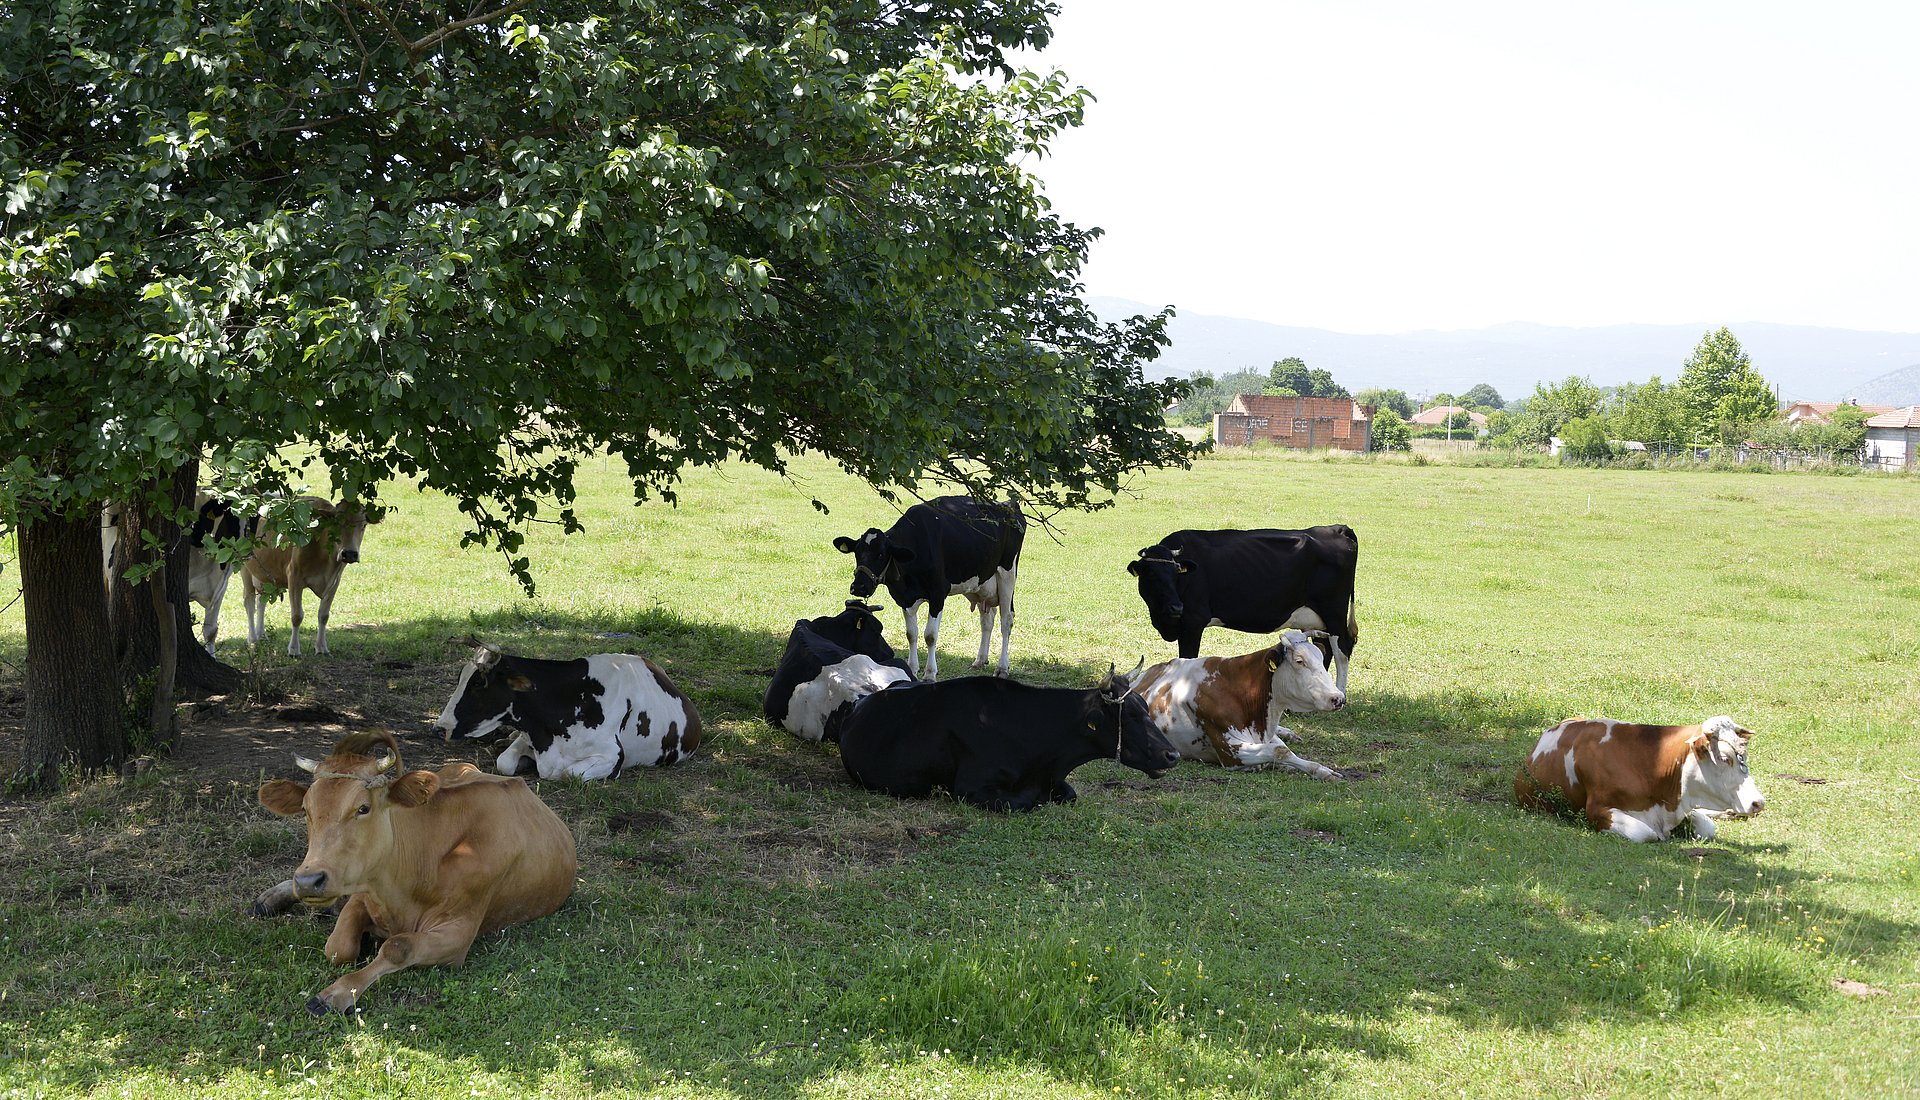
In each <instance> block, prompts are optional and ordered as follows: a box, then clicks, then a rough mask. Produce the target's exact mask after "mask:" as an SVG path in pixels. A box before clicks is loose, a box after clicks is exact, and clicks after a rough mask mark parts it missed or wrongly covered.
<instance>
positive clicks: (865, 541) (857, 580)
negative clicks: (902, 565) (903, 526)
mask: <svg viewBox="0 0 1920 1100" xmlns="http://www.w3.org/2000/svg"><path fill="white" fill-rule="evenodd" d="M833 548H834V549H835V550H838V551H840V552H841V553H842V554H852V555H853V585H852V587H851V588H849V589H848V591H850V592H852V593H853V595H854V596H855V597H856V598H858V599H862V600H864V599H866V598H867V597H868V596H871V595H873V592H874V589H876V588H879V587H880V582H881V581H882V580H884V579H885V578H886V575H887V570H889V569H892V568H893V566H894V563H896V562H908V561H912V560H913V551H911V550H909V549H907V548H906V547H904V546H895V545H893V544H892V543H891V542H888V541H887V533H886V532H885V531H882V530H880V529H879V528H878V527H869V528H867V533H866V534H864V535H861V536H860V537H859V538H857V539H850V538H848V537H846V536H845V535H842V536H840V537H839V538H837V539H834V540H833Z"/></svg>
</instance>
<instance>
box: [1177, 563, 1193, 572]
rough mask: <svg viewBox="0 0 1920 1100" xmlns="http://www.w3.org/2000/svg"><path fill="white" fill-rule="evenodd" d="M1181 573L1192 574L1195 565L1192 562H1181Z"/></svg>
mask: <svg viewBox="0 0 1920 1100" xmlns="http://www.w3.org/2000/svg"><path fill="white" fill-rule="evenodd" d="M1180 572H1182V573H1191V572H1193V563H1192V562H1190V561H1183V562H1181V563H1180Z"/></svg>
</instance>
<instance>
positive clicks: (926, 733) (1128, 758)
mask: <svg viewBox="0 0 1920 1100" xmlns="http://www.w3.org/2000/svg"><path fill="white" fill-rule="evenodd" d="M1144 663H1145V662H1144V661H1143V662H1142V664H1144ZM1134 671H1135V672H1138V671H1139V667H1138V666H1136V667H1135V668H1134ZM1128 679H1129V677H1128V676H1121V675H1116V674H1114V673H1113V671H1112V670H1111V669H1109V670H1108V673H1107V676H1106V679H1105V680H1104V682H1102V683H1101V685H1100V686H1099V687H1097V688H1094V689H1093V690H1091V691H1079V690H1076V689H1073V688H1043V687H1033V686H1031V685H1029V684H1021V683H1016V682H1014V681H1012V680H1002V679H999V678H997V677H990V676H968V677H964V678H962V679H959V680H950V681H948V682H946V683H940V684H908V685H902V686H899V687H893V688H889V689H887V690H886V691H882V692H879V693H877V694H874V695H869V696H868V697H867V698H866V699H865V700H864V701H863V702H861V704H860V705H859V706H857V707H855V708H853V712H852V713H851V714H849V715H848V716H847V719H846V721H845V722H843V723H842V724H841V726H840V760H841V762H842V763H843V764H845V765H846V768H847V774H848V775H849V776H851V777H853V781H854V782H856V783H858V784H860V785H861V786H863V787H866V788H867V789H869V790H875V791H880V792H882V793H885V794H890V795H895V796H897V797H901V798H926V797H928V796H929V795H931V794H932V793H933V789H934V788H935V787H944V788H946V789H947V790H948V791H950V792H951V793H952V794H953V797H955V798H957V799H959V800H961V801H963V802H970V803H972V804H973V805H975V806H979V807H981V808H982V809H988V810H1031V809H1034V808H1036V807H1038V806H1042V805H1045V804H1046V803H1049V802H1071V801H1073V800H1074V799H1075V798H1076V797H1078V796H1077V794H1076V793H1075V791H1074V789H1073V785H1072V784H1070V783H1068V782H1067V774H1068V773H1069V772H1071V771H1073V769H1075V768H1077V767H1079V766H1080V765H1082V764H1085V763H1087V762H1088V761H1090V760H1099V759H1102V758H1105V759H1108V760H1117V761H1119V762H1120V763H1122V764H1125V765H1126V766H1127V767H1129V768H1135V769H1138V770H1140V771H1143V772H1146V773H1147V774H1148V775H1150V776H1153V777H1156V778H1157V777H1159V776H1160V775H1161V774H1162V773H1164V772H1165V771H1166V770H1167V769H1168V768H1171V767H1173V766H1174V765H1175V764H1177V763H1179V762H1180V754H1179V753H1178V752H1176V751H1174V747H1173V746H1172V745H1171V744H1169V743H1168V741H1167V739H1166V737H1164V736H1163V735H1162V734H1161V733H1160V729H1159V727H1158V726H1155V725H1154V723H1153V719H1152V718H1151V717H1150V716H1148V714H1147V707H1146V704H1145V703H1143V702H1141V700H1140V697H1139V696H1138V695H1136V694H1134V693H1133V692H1132V690H1131V689H1130V688H1129V687H1128V686H1127V681H1128Z"/></svg>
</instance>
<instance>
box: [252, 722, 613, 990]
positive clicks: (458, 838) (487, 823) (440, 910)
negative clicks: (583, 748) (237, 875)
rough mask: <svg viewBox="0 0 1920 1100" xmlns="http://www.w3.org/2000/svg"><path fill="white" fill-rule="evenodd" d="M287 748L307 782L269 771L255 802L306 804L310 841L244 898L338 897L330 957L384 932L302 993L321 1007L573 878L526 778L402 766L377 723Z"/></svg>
mask: <svg viewBox="0 0 1920 1100" xmlns="http://www.w3.org/2000/svg"><path fill="white" fill-rule="evenodd" d="M376 753H377V755H375V754H376ZM294 760H295V762H297V763H298V764H299V765H300V767H301V768H302V769H304V770H306V771H308V772H311V773H313V782H312V784H311V785H307V784H303V783H294V782H291V781H289V780H285V779H275V780H273V781H271V782H269V783H266V784H264V785H263V786H261V788H260V804H261V805H263V806H265V807H266V808H267V809H269V810H272V811H273V812H274V813H276V814H279V815H281V816H282V817H291V816H293V815H294V814H298V813H301V812H302V811H304V812H305V813H306V817H307V855H306V858H305V859H303V860H301V861H300V866H299V868H298V869H297V870H296V871H295V872H294V876H293V877H292V878H290V879H288V880H286V881H285V882H282V883H280V884H279V885H277V886H274V887H273V888H271V889H269V890H268V891H267V892H266V893H264V894H261V895H260V897H259V898H258V899H256V900H255V901H254V903H253V911H254V913H255V914H257V915H261V916H268V915H271V914H274V913H281V912H285V911H286V910H287V909H290V908H292V906H293V904H294V903H295V902H296V901H303V902H306V903H307V904H309V905H314V906H320V905H325V904H327V903H328V902H330V901H332V900H333V899H335V898H339V897H343V896H344V897H346V898H347V902H346V906H345V908H343V909H342V910H341V911H340V917H339V919H338V920H337V921H336V922H335V923H334V926H333V934H332V935H330V936H328V937H327V960H328V961H329V962H331V963H333V964H334V965H336V966H345V965H347V964H349V963H352V962H354V961H356V960H357V959H359V957H360V943H361V939H362V937H363V936H365V935H366V933H368V932H372V933H373V934H374V936H375V937H376V938H378V939H381V940H383V941H384V942H383V943H382V944H381V945H380V950H379V953H378V954H376V955H374V957H373V960H372V961H371V962H369V963H368V964H367V965H366V966H363V967H361V968H360V969H358V970H356V971H354V972H353V973H351V974H347V975H345V976H343V977H341V978H340V979H339V980H338V981H335V982H334V983H333V984H332V985H329V986H328V987H327V988H326V989H324V990H322V991H321V992H320V993H319V994H318V995H317V996H315V997H313V998H312V999H310V1000H308V1001H307V1011H308V1012H311V1013H313V1014H314V1015H316V1016H318V1015H324V1014H325V1013H326V1012H328V1011H329V1010H331V1011H334V1012H346V1011H348V1010H350V1009H352V1008H353V1007H354V1006H355V1005H356V1003H357V1002H358V1001H359V999H360V995H361V994H362V993H365V992H366V990H367V987H368V986H370V985H372V984H373V983H374V982H375V981H377V980H378V979H379V978H381V977H382V976H383V975H386V974H390V973H392V972H393V971H396V970H404V969H405V968H407V967H409V966H432V965H436V964H444V965H447V966H459V965H460V964H461V963H463V962H465V961H466V958H467V950H468V949H469V948H471V947H472V946H473V941H474V938H475V937H477V936H482V935H485V934H486V933H488V932H492V931H494V930H495V929H499V928H505V927H507V926H509V925H514V924H524V923H526V922H527V921H530V920H533V919H535V918H536V917H544V916H546V915H547V914H548V913H551V912H553V911H554V910H556V909H558V908H560V905H561V903H562V902H564V901H566V900H567V896H568V895H569V894H571V893H572V892H573V881H574V880H573V876H574V872H575V870H576V869H577V867H578V864H577V862H576V860H575V856H574V848H573V833H572V832H571V831H569V830H568V828H567V827H566V825H565V824H564V823H562V822H561V820H560V818H559V817H557V816H555V814H554V812H553V811H552V810H550V809H548V808H547V804H546V803H544V802H542V801H540V798H539V796H537V795H535V794H534V793H533V791H532V790H531V789H529V788H528V787H527V784H526V782H525V781H523V780H520V779H516V778H512V777H508V776H498V775H488V774H486V773H485V772H482V771H480V770H479V769H478V768H476V767H474V766H473V765H472V764H448V765H447V766H445V767H443V768H441V769H440V770H439V771H438V772H429V771H414V772H407V771H402V770H401V768H400V746H399V745H398V744H397V743H396V742H395V741H394V739H393V734H392V733H390V732H388V731H386V730H379V731H377V732H374V733H350V734H348V735H347V736H346V737H343V738H341V740H340V743H339V745H337V746H335V748H334V750H333V753H332V754H331V755H329V756H328V757H327V758H326V759H325V760H322V761H320V762H318V763H315V762H314V761H312V760H306V759H302V758H300V757H297V756H296V757H295V758H294ZM389 769H392V770H393V771H394V774H393V775H388V774H387V772H388V770H389Z"/></svg>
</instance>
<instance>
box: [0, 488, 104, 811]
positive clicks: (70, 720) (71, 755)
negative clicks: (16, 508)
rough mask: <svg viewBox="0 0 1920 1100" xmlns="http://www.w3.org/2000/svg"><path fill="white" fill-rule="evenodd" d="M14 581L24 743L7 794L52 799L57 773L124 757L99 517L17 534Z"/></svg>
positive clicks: (64, 520)
mask: <svg viewBox="0 0 1920 1100" xmlns="http://www.w3.org/2000/svg"><path fill="white" fill-rule="evenodd" d="M19 536H20V579H21V587H22V589H23V590H24V591H23V597H24V603H25V611H26V620H27V721H26V743H25V745H24V746H23V749H22V752H21V756H20V767H19V771H17V772H15V773H14V776H13V781H12V784H11V785H12V786H13V787H14V788H15V789H28V790H52V789H54V788H55V787H57V786H58V785H59V783H60V767H61V765H62V764H68V763H71V764H76V765H78V766H79V767H80V768H81V769H82V770H84V771H99V770H101V769H103V768H109V767H113V766H116V765H118V764H120V763H121V762H122V761H123V760H125V759H126V756H127V734H126V724H125V721H124V719H123V717H122V715H121V696H120V687H119V685H120V680H119V677H118V676H116V675H115V674H114V673H115V670H114V660H113V646H112V643H111V639H110V638H109V636H108V630H107V608H106V599H105V588H104V587H103V586H102V585H101V583H100V516H99V513H98V512H96V511H94V510H93V509H91V508H89V509H85V510H83V511H82V512H81V513H80V514H78V515H66V516H50V517H48V518H46V519H43V520H40V521H38V522H36V523H32V524H27V525H23V526H22V527H21V528H20V529H19Z"/></svg>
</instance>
